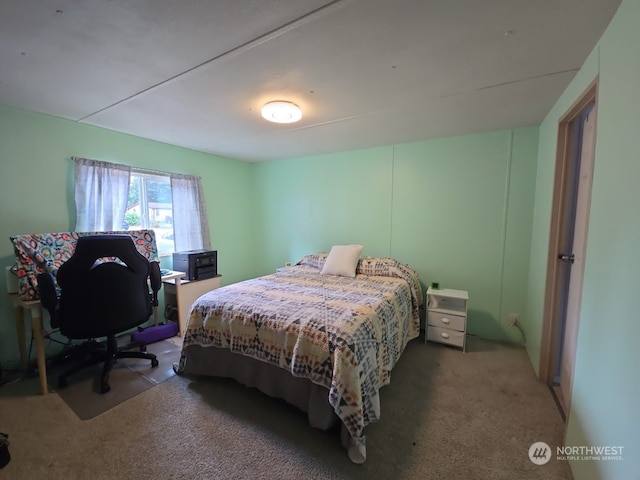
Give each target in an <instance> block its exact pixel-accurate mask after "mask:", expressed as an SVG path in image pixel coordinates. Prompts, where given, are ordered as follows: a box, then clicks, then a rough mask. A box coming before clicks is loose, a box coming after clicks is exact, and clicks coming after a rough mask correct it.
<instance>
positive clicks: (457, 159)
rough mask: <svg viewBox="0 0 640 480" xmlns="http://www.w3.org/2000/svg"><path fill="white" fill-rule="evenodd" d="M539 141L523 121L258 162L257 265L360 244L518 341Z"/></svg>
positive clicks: (496, 333)
mask: <svg viewBox="0 0 640 480" xmlns="http://www.w3.org/2000/svg"><path fill="white" fill-rule="evenodd" d="M537 145H538V129H537V128H536V127H532V128H522V129H516V130H505V131H499V132H490V133H484V134H478V135H468V136H464V137H455V138H445V139H439V140H430V141H425V142H417V143H410V144H402V145H395V146H386V147H380V148H373V149H366V150H358V151H353V152H344V153H339V154H332V155H322V156H315V157H307V158H299V159H294V160H282V161H273V162H266V163H261V164H257V165H256V166H255V172H254V173H255V175H256V179H255V184H256V188H257V191H256V195H257V201H258V205H259V207H258V208H259V213H258V222H259V230H260V231H261V232H263V236H262V237H261V238H260V243H261V245H262V247H263V248H261V252H262V258H261V268H262V270H263V271H264V273H268V272H270V271H273V270H275V269H276V268H277V267H278V266H280V265H283V264H284V263H285V262H286V261H291V262H295V261H297V260H298V259H299V258H300V257H302V256H303V255H305V254H307V253H312V252H317V251H328V250H329V249H330V248H331V245H333V244H340V243H361V244H363V245H364V247H365V249H364V251H363V255H373V256H393V257H395V258H398V259H399V260H400V261H402V262H405V263H408V264H410V265H411V266H413V267H414V268H415V269H416V270H417V271H418V274H419V275H420V278H421V281H422V282H423V284H424V285H426V284H428V283H430V282H432V281H438V282H440V283H441V284H442V285H443V286H445V287H450V288H459V289H465V290H468V291H469V295H470V299H471V300H470V315H469V319H470V320H469V331H470V333H472V334H475V335H479V336H483V337H487V338H494V339H500V340H508V341H515V342H519V341H521V340H522V337H521V334H520V332H519V331H518V330H517V329H516V328H510V327H508V326H507V325H508V322H507V319H508V314H509V313H511V312H513V313H520V314H522V313H523V312H524V308H525V303H526V291H527V276H528V273H527V272H528V261H529V255H530V251H529V245H530V238H531V220H532V213H533V193H534V188H535V172H536V157H537Z"/></svg>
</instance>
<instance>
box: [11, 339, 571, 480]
mask: <svg viewBox="0 0 640 480" xmlns="http://www.w3.org/2000/svg"><path fill="white" fill-rule="evenodd" d="M11 387H12V389H13V391H14V394H13V395H5V394H4V392H3V391H4V390H5V387H2V388H0V431H3V432H6V433H8V434H9V435H10V441H11V447H10V448H11V453H12V457H13V458H12V461H11V463H9V465H7V467H5V469H4V470H2V471H0V478H8V479H12V480H22V479H40V478H42V479H44V478H46V479H50V480H55V479H65V480H69V479H86V478H92V479H97V480H99V479H134V478H135V479H140V480H145V479H158V480H160V479H254V478H260V479H278V480H286V479H305V480H306V479H354V480H355V479H362V478H366V479H374V480H375V479H381V480H383V479H408V480H418V479H419V480H424V479H431V478H433V479H452V480H456V479H464V480H469V479H498V480H500V479H505V480H513V479H527V480H529V479H531V480H535V479H541V480H542V479H544V480H559V479H571V478H572V477H571V471H570V468H569V465H568V464H567V462H564V461H561V460H557V459H555V458H552V459H551V461H549V462H548V463H547V464H545V465H535V464H533V463H532V462H531V461H530V460H529V457H528V451H529V447H530V446H531V445H532V444H533V443H534V442H538V441H543V442H546V443H547V444H549V445H550V446H551V448H552V449H554V450H555V448H556V446H559V445H561V444H562V441H563V434H564V424H563V422H562V420H561V417H560V414H559V412H558V410H557V408H556V405H555V403H554V400H553V398H552V396H551V394H550V392H549V390H548V388H547V387H546V386H545V385H543V384H542V383H540V382H539V381H537V379H536V377H535V374H534V371H533V369H532V367H531V364H530V362H529V359H528V357H527V355H526V353H525V351H524V349H522V348H521V347H518V346H515V345H508V344H502V343H498V342H492V341H488V340H483V339H478V338H474V337H470V338H469V341H468V349H467V353H462V352H460V351H459V350H456V349H452V348H449V347H446V346H442V345H437V344H431V343H430V344H427V345H425V344H424V343H423V342H422V339H417V340H414V341H412V342H410V343H409V345H408V346H407V349H406V351H405V352H404V353H403V355H402V357H401V358H400V361H399V362H398V364H397V365H396V367H395V368H394V370H393V374H392V379H391V384H390V385H388V386H386V387H384V388H383V389H382V391H381V406H382V418H381V420H380V421H379V422H377V423H374V424H372V425H369V426H368V427H367V431H366V434H367V461H366V462H365V463H364V464H363V465H355V464H353V463H351V462H350V461H349V459H348V457H347V454H346V451H345V450H344V449H343V448H342V447H341V445H340V441H339V432H338V431H337V430H330V431H326V432H323V431H319V430H315V429H313V428H311V427H310V426H309V425H308V423H307V419H306V416H305V415H304V414H302V413H301V412H299V411H298V410H296V409H295V408H291V407H288V406H287V405H286V404H284V403H283V402H281V401H278V400H275V399H272V398H269V397H267V396H265V395H263V394H261V393H260V392H258V391H256V390H254V389H250V388H245V387H242V386H240V385H238V384H237V383H235V382H233V381H230V380H225V379H213V378H203V377H184V376H177V375H176V376H173V377H171V378H169V379H168V380H166V381H164V382H162V383H161V384H159V385H157V386H155V387H153V388H150V389H148V390H146V391H144V392H142V393H140V394H138V395H136V396H135V397H133V398H131V399H129V400H127V401H125V402H123V403H120V404H119V405H116V406H115V407H113V408H111V409H109V410H107V411H106V412H104V413H102V414H100V415H97V416H95V417H94V418H91V419H89V420H84V421H83V420H80V419H79V418H78V416H77V415H76V414H75V413H74V412H73V411H72V410H71V409H70V408H69V406H68V405H67V404H66V403H65V402H64V401H63V400H62V399H61V397H60V396H59V395H58V394H56V393H54V394H51V395H47V396H41V395H37V394H29V393H26V394H24V395H22V396H20V395H17V394H15V389H16V388H17V387H18V385H12V386H11ZM20 388H22V389H23V390H24V391H31V392H33V390H30V389H31V388H32V387H30V386H29V382H24V384H23V385H22V386H21V387H20ZM112 388H116V385H115V384H113V385H112ZM35 390H36V393H37V388H36V389H35Z"/></svg>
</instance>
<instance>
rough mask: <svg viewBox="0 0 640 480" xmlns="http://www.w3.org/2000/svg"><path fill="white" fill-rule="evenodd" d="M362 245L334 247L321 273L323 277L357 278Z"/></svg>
mask: <svg viewBox="0 0 640 480" xmlns="http://www.w3.org/2000/svg"><path fill="white" fill-rule="evenodd" d="M362 249H363V247H362V245H334V246H333V247H331V251H330V252H329V255H328V256H327V260H326V261H325V262H324V267H322V271H321V272H320V273H321V274H322V275H340V276H342V277H355V276H356V267H357V266H358V260H359V259H360V252H362Z"/></svg>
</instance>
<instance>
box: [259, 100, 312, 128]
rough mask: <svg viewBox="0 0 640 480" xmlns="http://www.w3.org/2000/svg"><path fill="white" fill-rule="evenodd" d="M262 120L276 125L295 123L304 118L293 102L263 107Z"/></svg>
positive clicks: (271, 103)
mask: <svg viewBox="0 0 640 480" xmlns="http://www.w3.org/2000/svg"><path fill="white" fill-rule="evenodd" d="M262 118H264V119H265V120H269V121H270V122H275V123H293V122H297V121H298V120H300V119H301V118H302V110H300V107H298V106H297V105H296V104H295V103H291V102H284V101H277V102H269V103H267V104H266V105H265V106H264V107H262Z"/></svg>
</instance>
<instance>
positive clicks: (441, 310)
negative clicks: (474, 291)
mask: <svg viewBox="0 0 640 480" xmlns="http://www.w3.org/2000/svg"><path fill="white" fill-rule="evenodd" d="M468 303H469V293H468V292H466V291H464V290H454V289H452V288H443V289H438V290H436V289H433V288H431V287H429V289H428V290H427V327H426V328H427V332H426V335H425V342H426V341H430V342H438V343H444V344H446V345H452V346H454V347H459V348H462V351H463V352H464V351H465V350H466V343H467V342H466V339H467V305H468Z"/></svg>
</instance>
